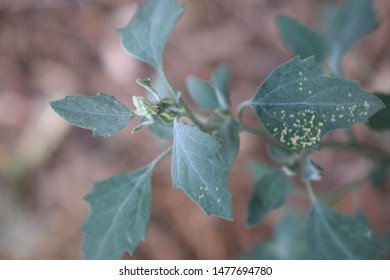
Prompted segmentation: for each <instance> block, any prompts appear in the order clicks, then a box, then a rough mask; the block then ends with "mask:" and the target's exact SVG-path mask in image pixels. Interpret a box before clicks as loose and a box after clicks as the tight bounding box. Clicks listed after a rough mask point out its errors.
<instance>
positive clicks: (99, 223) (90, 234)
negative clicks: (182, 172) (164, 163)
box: [83, 164, 154, 259]
mask: <svg viewBox="0 0 390 280" xmlns="http://www.w3.org/2000/svg"><path fill="white" fill-rule="evenodd" d="M153 168H154V165H153V164H150V165H148V166H146V167H144V168H141V169H138V170H134V171H132V172H128V173H122V174H119V175H116V176H114V177H111V178H109V179H107V180H104V181H101V182H98V183H96V184H95V185H94V188H93V190H92V192H90V193H89V194H88V195H87V196H86V198H85V199H86V200H87V201H88V202H89V203H90V205H91V214H90V215H89V217H88V220H87V222H86V223H85V225H84V228H83V230H84V233H85V238H84V246H83V249H84V254H85V256H86V258H87V259H118V258H120V257H121V256H122V254H123V253H124V252H125V251H128V252H130V253H133V252H134V251H135V249H136V248H137V245H138V243H139V242H140V241H141V240H144V239H145V236H146V230H147V225H148V223H149V216H150V200H151V198H150V184H151V175H152V170H153Z"/></svg>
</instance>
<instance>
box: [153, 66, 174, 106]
mask: <svg viewBox="0 0 390 280" xmlns="http://www.w3.org/2000/svg"><path fill="white" fill-rule="evenodd" d="M158 72H159V73H160V76H161V77H162V79H163V80H164V82H165V84H166V86H167V87H168V89H169V93H170V95H171V97H172V98H174V99H176V97H177V92H176V89H175V88H174V87H173V85H172V84H171V82H170V81H169V79H168V77H167V74H165V71H164V70H163V69H162V68H159V69H158Z"/></svg>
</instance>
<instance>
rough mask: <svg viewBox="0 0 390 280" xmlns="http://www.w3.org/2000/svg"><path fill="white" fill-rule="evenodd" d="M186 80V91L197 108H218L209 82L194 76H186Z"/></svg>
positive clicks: (216, 99)
mask: <svg viewBox="0 0 390 280" xmlns="http://www.w3.org/2000/svg"><path fill="white" fill-rule="evenodd" d="M186 81H187V88H188V91H189V93H190V95H191V97H192V99H193V100H194V101H195V102H196V104H197V105H198V107H199V108H202V109H216V108H219V102H218V98H217V96H216V94H215V91H214V88H213V87H212V86H211V85H210V84H209V83H207V82H205V81H202V80H200V79H198V78H196V77H194V76H188V77H187V80H186Z"/></svg>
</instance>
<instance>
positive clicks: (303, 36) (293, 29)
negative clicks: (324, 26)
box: [276, 16, 326, 62]
mask: <svg viewBox="0 0 390 280" xmlns="http://www.w3.org/2000/svg"><path fill="white" fill-rule="evenodd" d="M276 23H277V27H278V30H279V34H280V36H281V37H282V39H283V41H284V42H285V43H286V45H287V46H288V47H289V49H290V50H291V51H292V52H293V53H294V54H295V55H300V56H301V57H302V58H307V57H310V56H313V55H314V56H315V58H316V61H317V62H321V61H323V60H324V59H325V56H326V49H325V46H326V44H325V40H324V38H323V37H322V36H321V35H320V34H318V33H316V32H313V31H311V30H310V29H308V28H306V26H304V25H302V24H301V23H300V22H298V21H296V20H295V19H293V18H290V17H288V16H279V17H278V18H277V20H276Z"/></svg>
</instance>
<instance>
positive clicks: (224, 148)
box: [217, 118, 240, 169]
mask: <svg viewBox="0 0 390 280" xmlns="http://www.w3.org/2000/svg"><path fill="white" fill-rule="evenodd" d="M239 132H240V131H239V125H238V123H237V122H236V121H235V120H234V119H232V118H229V119H227V120H226V121H225V122H224V123H223V124H222V126H221V127H220V129H219V131H218V133H217V138H218V140H219V141H220V142H221V148H220V149H219V152H218V154H219V157H220V158H221V159H222V161H223V162H224V163H225V166H226V167H227V168H229V169H230V168H232V167H233V164H234V162H235V161H236V158H237V154H238V149H239V147H240V137H239Z"/></svg>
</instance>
